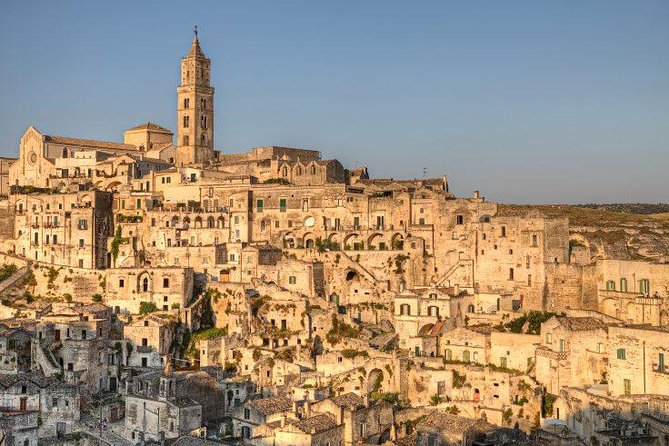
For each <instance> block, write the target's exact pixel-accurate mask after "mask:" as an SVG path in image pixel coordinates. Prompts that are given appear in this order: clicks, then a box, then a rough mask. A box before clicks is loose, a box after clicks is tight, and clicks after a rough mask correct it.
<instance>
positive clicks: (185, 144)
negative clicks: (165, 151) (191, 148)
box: [170, 135, 189, 162]
mask: <svg viewBox="0 0 669 446" xmlns="http://www.w3.org/2000/svg"><path fill="white" fill-rule="evenodd" d="M183 141H184V142H183V144H182V145H184V146H187V145H188V143H189V141H188V135H184V137H183ZM170 162H172V161H170Z"/></svg>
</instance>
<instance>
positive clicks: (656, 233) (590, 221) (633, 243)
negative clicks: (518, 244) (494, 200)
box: [498, 204, 669, 262]
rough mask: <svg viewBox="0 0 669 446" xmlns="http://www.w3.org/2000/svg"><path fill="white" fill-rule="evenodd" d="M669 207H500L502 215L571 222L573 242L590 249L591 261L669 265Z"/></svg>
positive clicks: (506, 205)
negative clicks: (612, 260) (562, 219)
mask: <svg viewBox="0 0 669 446" xmlns="http://www.w3.org/2000/svg"><path fill="white" fill-rule="evenodd" d="M666 207H669V206H668V205H651V204H629V205H626V204H613V205H595V204H588V205H515V204H500V205H499V208H498V215H502V216H524V215H537V214H539V215H545V216H548V217H566V218H568V219H569V231H570V233H571V234H572V239H573V240H581V241H582V242H584V243H585V244H587V245H588V246H589V247H590V254H591V259H592V260H596V259H636V260H652V261H656V262H669V213H668V212H666V211H664V213H657V214H653V213H649V211H650V210H657V211H660V212H662V211H663V210H664V209H666Z"/></svg>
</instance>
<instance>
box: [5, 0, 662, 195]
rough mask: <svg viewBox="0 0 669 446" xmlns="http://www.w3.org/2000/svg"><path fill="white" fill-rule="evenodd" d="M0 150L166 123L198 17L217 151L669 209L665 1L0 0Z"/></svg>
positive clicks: (461, 189)
mask: <svg viewBox="0 0 669 446" xmlns="http://www.w3.org/2000/svg"><path fill="white" fill-rule="evenodd" d="M1 11H2V14H0V54H2V59H1V60H2V62H1V65H0V68H1V69H0V97H1V98H2V102H1V105H0V154H2V155H15V154H16V151H17V147H18V140H19V139H20V137H21V135H22V134H23V132H24V131H25V129H26V128H27V127H28V126H29V125H35V126H36V127H37V128H38V129H40V130H41V131H43V132H45V133H51V134H56V135H66V136H76V137H83V138H97V139H106V140H120V139H122V132H123V130H124V129H125V128H128V127H131V126H133V125H136V124H138V123H141V122H144V121H147V120H151V121H153V122H157V123H159V124H162V125H165V126H167V127H169V128H172V129H174V128H175V121H176V116H175V115H176V113H175V106H176V97H175V88H176V85H177V83H178V81H179V60H180V58H181V57H182V56H184V55H185V54H186V52H187V51H188V48H189V45H190V41H191V38H192V28H193V25H195V24H197V25H199V27H200V41H201V43H202V47H203V50H204V51H205V54H206V55H207V56H208V57H210V58H211V59H212V69H213V73H212V82H213V84H214V86H215V87H216V101H215V102H216V117H215V118H216V119H215V130H216V133H215V145H216V147H217V148H219V149H222V150H223V151H224V152H228V153H234V152H240V151H245V150H246V149H248V148H250V147H254V146H260V145H270V144H274V145H287V146H296V147H304V148H317V149H319V150H321V151H322V152H323V155H324V156H325V157H328V158H338V159H340V160H341V161H342V162H343V163H344V165H346V166H348V167H354V166H360V165H366V166H368V167H369V169H370V173H371V174H372V175H373V176H377V177H395V178H414V177H421V176H422V175H423V168H427V175H428V176H440V175H443V174H446V175H448V177H449V179H450V184H451V189H452V190H453V191H454V192H455V193H456V194H458V195H460V196H469V195H470V194H471V192H472V191H473V190H474V189H480V190H481V193H482V194H483V195H484V196H486V197H487V198H488V199H491V200H497V201H502V202H517V203H585V202H637V201H643V202H659V201H663V202H667V201H669V147H668V143H669V51H667V48H668V46H669V2H667V1H644V0H636V1H615V0H606V1H576V0H564V1H536V0H531V1H461V2H450V1H443V0H442V1H422V2H420V1H416V2H409V1H360V0H356V1H344V0H339V1H314V0H311V1H297V0H286V1H211V2H196V1H188V2H183V1H181V2H171V1H118V0H116V1H113V2H111V1H109V2H92V1H66V0H63V1H57V2H50V1H44V2H33V1H26V0H3V2H2V9H1Z"/></svg>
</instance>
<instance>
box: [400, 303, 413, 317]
mask: <svg viewBox="0 0 669 446" xmlns="http://www.w3.org/2000/svg"><path fill="white" fill-rule="evenodd" d="M400 315H402V316H411V307H410V306H409V304H402V305H400Z"/></svg>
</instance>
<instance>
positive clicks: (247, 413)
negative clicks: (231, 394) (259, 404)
mask: <svg viewBox="0 0 669 446" xmlns="http://www.w3.org/2000/svg"><path fill="white" fill-rule="evenodd" d="M249 418H251V409H247V408H244V419H245V420H248V419H249Z"/></svg>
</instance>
